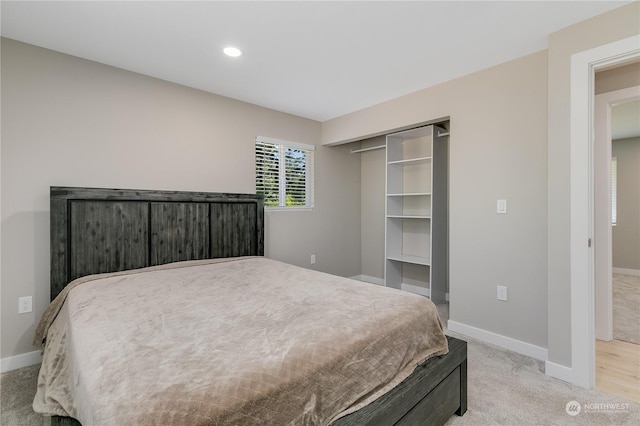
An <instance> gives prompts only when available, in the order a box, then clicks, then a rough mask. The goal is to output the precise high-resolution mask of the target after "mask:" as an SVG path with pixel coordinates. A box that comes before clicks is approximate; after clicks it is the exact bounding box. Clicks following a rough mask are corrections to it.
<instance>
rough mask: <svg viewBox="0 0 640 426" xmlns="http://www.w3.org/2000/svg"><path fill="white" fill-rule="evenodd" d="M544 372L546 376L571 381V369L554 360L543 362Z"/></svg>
mask: <svg viewBox="0 0 640 426" xmlns="http://www.w3.org/2000/svg"><path fill="white" fill-rule="evenodd" d="M544 373H545V374H546V375H547V376H550V377H554V378H556V379H560V380H564V381H565V382H568V383H573V379H574V378H573V369H572V368H571V367H566V366H564V365H560V364H556V363H555V362H551V361H547V362H545V364H544Z"/></svg>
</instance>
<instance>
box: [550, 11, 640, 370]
mask: <svg viewBox="0 0 640 426" xmlns="http://www.w3.org/2000/svg"><path fill="white" fill-rule="evenodd" d="M638 33H640V2H634V3H632V4H630V5H627V6H623V7H620V8H618V9H614V10H613V11H611V12H608V13H605V14H602V15H599V16H596V17H594V18H591V19H588V20H586V21H583V22H580V23H578V24H575V25H573V26H570V27H568V28H565V29H562V30H560V31H557V32H555V33H553V34H551V35H550V36H549V43H548V45H549V48H548V54H549V68H548V76H549V85H548V93H549V104H548V105H549V107H548V131H549V133H548V136H547V141H548V164H547V167H548V206H549V209H548V212H547V217H548V222H549V226H548V229H547V233H548V251H547V255H548V268H549V271H548V276H547V287H548V289H549V290H548V299H547V304H548V312H549V316H548V332H547V334H548V340H549V346H548V349H549V354H548V355H549V361H551V362H553V363H556V364H559V365H564V366H571V322H570V313H571V263H570V260H571V258H570V255H571V253H570V246H571V235H570V225H571V209H570V196H571V185H570V175H569V172H570V169H571V150H570V141H571V137H570V125H571V115H570V114H571V72H570V70H571V56H572V55H573V54H575V53H578V52H582V51H585V50H589V49H593V48H595V47H598V46H602V45H604V44H607V43H612V42H615V41H617V40H622V39H625V38H627V37H631V36H633V35H636V34H638Z"/></svg>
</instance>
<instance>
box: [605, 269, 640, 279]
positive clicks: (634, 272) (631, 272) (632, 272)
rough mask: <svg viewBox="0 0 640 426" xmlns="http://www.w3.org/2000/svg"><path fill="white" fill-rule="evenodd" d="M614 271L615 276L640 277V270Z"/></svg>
mask: <svg viewBox="0 0 640 426" xmlns="http://www.w3.org/2000/svg"><path fill="white" fill-rule="evenodd" d="M612 270H613V273H614V274H624V275H633V276H635V277H640V269H625V268H613V269H612Z"/></svg>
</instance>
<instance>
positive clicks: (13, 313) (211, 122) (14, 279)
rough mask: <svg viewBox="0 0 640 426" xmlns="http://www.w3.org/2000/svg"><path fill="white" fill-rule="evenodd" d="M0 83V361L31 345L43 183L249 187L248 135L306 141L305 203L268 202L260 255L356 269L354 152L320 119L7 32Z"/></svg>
mask: <svg viewBox="0 0 640 426" xmlns="http://www.w3.org/2000/svg"><path fill="white" fill-rule="evenodd" d="M1 93H2V123H1V124H2V135H1V136H2V147H1V149H2V154H1V162H2V163H1V165H2V180H1V182H2V192H1V197H2V202H1V206H2V212H1V214H2V216H1V217H2V249H1V253H2V259H1V264H2V271H1V277H2V318H1V322H2V329H1V335H2V339H1V346H2V347H1V357H2V358H3V365H4V364H7V363H5V362H4V361H5V359H8V357H16V356H17V357H18V358H19V357H20V356H22V355H23V354H27V355H29V354H31V353H33V351H34V349H35V348H33V346H31V341H32V338H33V331H34V328H35V325H36V323H37V321H38V320H39V317H40V315H41V314H42V312H43V311H44V308H45V306H46V305H47V303H48V301H49V186H50V185H68V186H90V187H116V188H139V189H165V190H186V191H191V190H193V191H220V192H247V193H251V192H254V190H255V183H254V173H255V172H254V138H255V136H256V135H263V136H270V137H274V138H279V139H284V140H291V141H299V142H303V143H308V144H314V145H317V149H316V154H315V204H316V208H315V209H314V210H313V211H307V212H270V213H267V214H266V218H265V221H266V236H265V243H266V245H265V249H266V254H267V255H268V256H270V257H272V258H276V259H280V260H285V261H287V262H290V263H294V264H298V265H301V266H306V267H310V265H309V255H310V254H316V255H317V264H316V265H314V267H316V268H317V269H319V270H323V271H327V272H331V273H335V274H338V275H344V276H352V275H357V274H359V273H360V158H359V157H358V156H354V155H351V154H350V153H349V147H347V146H344V147H337V148H329V147H323V146H320V123H319V122H316V121H312V120H308V119H304V118H300V117H296V116H293V115H289V114H284V113H280V112H276V111H273V110H268V109H265V108H262V107H258V106H255V105H250V104H247V103H243V102H239V101H235V100H231V99H228V98H224V97H221V96H216V95H212V94H209V93H205V92H202V91H198V90H194V89H190V88H186V87H183V86H180V85H176V84H172V83H168V82H165V81H161V80H158V79H154V78H151V77H146V76H143V75H140V74H135V73H132V72H128V71H125V70H121V69H117V68H113V67H109V66H105V65H102V64H98V63H95V62H91V61H87V60H83V59H79V58H76V57H72V56H68V55H64V54H60V53H56V52H53V51H50V50H46V49H41V48H38V47H35V46H31V45H28V44H24V43H19V42H16V41H13V40H9V39H2V92H1ZM336 206H339V208H336ZM337 247H338V248H340V250H336V248H337ZM29 295H33V303H34V312H33V313H30V314H21V315H18V312H17V311H18V310H17V300H18V297H20V296H29ZM11 359H15V358H11Z"/></svg>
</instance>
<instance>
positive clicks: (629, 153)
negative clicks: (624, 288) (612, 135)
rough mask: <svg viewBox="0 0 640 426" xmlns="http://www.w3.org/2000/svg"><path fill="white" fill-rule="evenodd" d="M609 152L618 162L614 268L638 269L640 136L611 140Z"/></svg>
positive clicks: (639, 255)
mask: <svg viewBox="0 0 640 426" xmlns="http://www.w3.org/2000/svg"><path fill="white" fill-rule="evenodd" d="M612 155H613V156H614V157H617V161H618V188H617V194H618V198H617V201H618V203H617V204H618V212H617V215H618V219H617V224H616V226H614V227H613V232H612V234H613V235H612V239H613V267H614V268H622V269H635V270H638V271H640V138H628V139H618V140H614V141H613V143H612Z"/></svg>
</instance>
